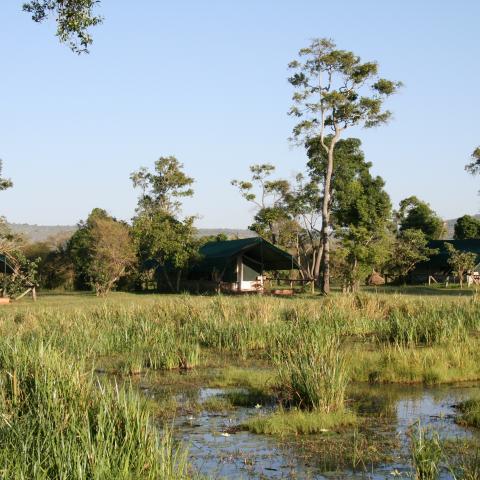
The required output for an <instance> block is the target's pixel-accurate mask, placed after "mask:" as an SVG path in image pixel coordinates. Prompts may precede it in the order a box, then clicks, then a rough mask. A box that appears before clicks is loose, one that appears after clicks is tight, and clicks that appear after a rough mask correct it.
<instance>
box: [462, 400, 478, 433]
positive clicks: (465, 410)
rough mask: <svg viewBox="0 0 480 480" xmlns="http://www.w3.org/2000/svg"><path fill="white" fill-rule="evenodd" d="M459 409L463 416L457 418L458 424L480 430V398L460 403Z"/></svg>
mask: <svg viewBox="0 0 480 480" xmlns="http://www.w3.org/2000/svg"><path fill="white" fill-rule="evenodd" d="M457 408H458V409H459V410H460V412H461V415H460V416H459V417H458V418H457V421H458V423H460V424H462V425H467V426H469V427H475V428H480V398H471V399H469V400H466V401H465V402H462V403H460V404H459V405H458V406H457Z"/></svg>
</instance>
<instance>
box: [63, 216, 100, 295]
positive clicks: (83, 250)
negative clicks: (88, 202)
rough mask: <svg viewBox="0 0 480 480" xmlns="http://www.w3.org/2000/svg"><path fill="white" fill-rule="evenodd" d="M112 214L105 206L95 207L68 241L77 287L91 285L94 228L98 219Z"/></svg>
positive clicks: (82, 287) (86, 287) (83, 287)
mask: <svg viewBox="0 0 480 480" xmlns="http://www.w3.org/2000/svg"><path fill="white" fill-rule="evenodd" d="M108 218H110V216H109V215H108V213H107V212H106V211H105V210H104V209H103V208H94V209H93V210H92V211H91V213H90V214H89V216H88V218H87V220H86V221H80V222H79V223H78V224H77V227H78V228H77V230H76V231H75V233H74V234H73V235H72V236H71V238H70V239H69V240H68V242H67V247H66V250H67V254H68V257H69V258H70V259H71V262H72V264H73V269H74V272H75V280H74V284H75V288H76V289H79V290H88V289H90V287H91V283H90V280H91V276H90V263H91V251H92V244H93V238H92V235H91V233H92V229H93V226H94V224H95V221H96V220H98V219H108Z"/></svg>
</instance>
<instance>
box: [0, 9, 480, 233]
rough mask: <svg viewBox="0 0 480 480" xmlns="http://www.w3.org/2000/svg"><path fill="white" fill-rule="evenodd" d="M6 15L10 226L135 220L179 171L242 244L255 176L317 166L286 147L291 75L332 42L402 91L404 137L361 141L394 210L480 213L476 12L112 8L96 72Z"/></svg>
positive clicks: (3, 44) (0, 144) (398, 130)
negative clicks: (158, 176) (146, 186)
mask: <svg viewBox="0 0 480 480" xmlns="http://www.w3.org/2000/svg"><path fill="white" fill-rule="evenodd" d="M21 4H22V1H21V0H8V1H4V2H1V3H0V18H1V19H2V28H1V29H0V59H1V77H0V86H1V88H0V158H3V160H4V173H5V174H6V175H7V176H9V177H11V178H12V179H13V180H14V183H15V187H14V188H13V189H12V190H9V191H7V192H2V193H1V194H0V212H1V214H3V215H6V216H7V218H8V219H9V220H10V221H12V222H28V223H37V224H73V223H76V222H77V221H78V220H79V219H81V218H85V217H86V215H87V214H88V212H89V211H90V210H91V209H92V208H94V207H103V208H105V209H107V210H108V211H109V212H110V213H112V214H113V215H115V216H117V217H119V218H123V219H130V218H131V217H132V215H133V211H134V208H135V204H136V193H135V192H134V191H133V189H132V187H131V183H130V180H129V174H130V172H132V171H133V170H136V169H138V167H140V166H142V165H145V166H152V165H153V162H154V161H155V160H156V159H157V158H158V157H159V156H161V155H176V156H177V158H178V159H179V160H180V161H182V162H183V163H184V165H185V170H186V171H187V173H189V174H190V175H192V176H193V177H194V178H195V180H196V183H195V197H194V198H193V199H191V200H188V201H186V202H185V208H184V211H185V213H188V214H199V215H200V219H199V221H198V225H199V226H202V227H232V228H243V227H246V226H247V225H248V224H249V221H250V220H251V217H252V213H253V212H252V210H251V208H250V207H249V206H248V205H247V204H246V203H245V202H244V201H243V200H242V199H240V198H239V196H238V193H237V192H236V191H235V190H234V189H233V187H231V186H230V180H231V179H232V178H245V177H246V176H248V166H249V165H250V164H252V163H260V162H270V163H274V164H276V165H277V168H278V174H279V175H281V176H285V177H287V178H288V177H290V176H292V175H293V174H294V173H295V172H298V171H301V170H302V169H303V166H304V164H305V154H304V151H303V150H302V149H300V148H292V147H291V146H290V145H289V143H288V141H287V138H288V136H289V135H290V132H291V128H292V126H293V120H292V119H291V118H290V117H288V116H287V114H286V112H287V111H288V109H289V106H290V98H291V94H292V89H291V87H290V85H289V84H288V82H287V80H286V78H287V75H288V71H287V67H286V66H287V63H288V62H289V61H290V60H291V59H293V58H294V57H295V56H296V52H297V51H298V50H299V49H300V48H302V47H303V46H306V45H307V44H308V42H309V40H310V39H311V38H313V37H331V38H333V39H335V41H336V42H337V45H338V46H339V47H341V48H344V49H348V50H353V51H354V52H355V53H357V54H359V55H360V56H361V57H362V59H364V60H377V61H378V62H379V64H380V67H381V73H382V74H383V75H384V76H385V77H387V78H391V79H395V80H401V81H402V82H403V83H404V84H405V87H404V88H403V90H402V92H401V93H400V94H399V95H398V96H396V98H394V99H392V100H391V101H389V104H388V107H389V108H390V109H391V110H393V112H394V119H393V121H392V122H391V123H390V124H389V125H387V126H384V127H381V128H378V129H374V130H356V131H352V132H350V133H349V135H351V136H358V137H359V138H361V139H362V141H363V146H364V150H365V153H366V156H367V159H368V160H370V161H371V162H373V165H374V168H373V170H374V172H375V173H376V174H378V175H381V176H382V177H383V178H384V179H385V180H386V188H387V190H388V192H389V193H390V195H391V197H392V200H393V201H394V203H398V201H399V200H401V199H402V198H405V197H407V196H409V195H417V196H419V197H420V198H422V199H424V200H426V201H428V202H429V203H430V204H431V205H432V207H433V208H434V209H435V210H436V211H437V212H438V213H439V214H440V215H441V216H443V217H444V218H451V217H455V216H458V215H462V214H464V213H470V214H473V213H477V212H478V211H479V206H480V204H479V197H478V195H477V191H478V190H479V189H480V178H472V177H470V176H469V175H467V174H466V172H465V171H464V165H465V163H467V161H468V157H469V155H470V153H471V151H472V150H473V149H474V147H475V146H477V145H479V144H480V122H479V115H478V113H479V112H480V93H479V88H478V84H479V78H480V62H479V57H480V48H479V47H480V37H479V35H478V20H479V18H480V2H478V1H476V0H469V1H467V0H463V1H456V2H452V1H449V2H447V1H442V0H423V1H421V2H419V1H418V0H417V1H410V0H408V1H401V2H400V1H397V2H393V1H389V2H386V1H384V0H383V1H382V0H375V1H373V0H371V1H369V0H367V1H365V0H364V1H358V0H346V1H343V2H331V1H330V2H326V1H323V0H316V1H315V0H295V1H292V0H289V1H288V0H236V1H233V0H216V1H214V0H203V1H200V0H177V1H164V0H138V1H135V2H133V1H131V0H130V1H127V0H102V4H101V6H100V7H99V8H98V12H99V13H100V14H102V15H103V16H104V17H105V22H104V24H103V25H101V26H99V27H97V28H95V29H94V30H93V34H94V39H95V41H94V45H93V46H92V48H91V53H90V55H88V56H77V55H75V54H73V53H71V52H70V51H69V50H68V48H67V47H66V46H64V45H61V44H59V43H58V41H57V39H56V38H55V37H54V25H53V24H43V25H37V24H34V23H33V22H32V21H31V20H30V19H29V17H28V15H27V14H24V13H22V12H21Z"/></svg>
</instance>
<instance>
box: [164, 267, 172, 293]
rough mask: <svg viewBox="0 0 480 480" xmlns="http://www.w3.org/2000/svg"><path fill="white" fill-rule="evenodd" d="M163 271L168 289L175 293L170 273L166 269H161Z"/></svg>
mask: <svg viewBox="0 0 480 480" xmlns="http://www.w3.org/2000/svg"><path fill="white" fill-rule="evenodd" d="M160 268H161V269H162V272H163V275H164V277H165V280H166V281H167V285H168V288H169V289H170V290H171V291H172V292H173V293H174V292H175V289H174V288H173V285H172V282H171V281H170V277H169V276H168V272H167V270H166V269H165V267H160Z"/></svg>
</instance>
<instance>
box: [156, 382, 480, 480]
mask: <svg viewBox="0 0 480 480" xmlns="http://www.w3.org/2000/svg"><path fill="white" fill-rule="evenodd" d="M147 390H148V389H147ZM225 392H226V391H225V390H222V389H211V388H194V389H192V388H189V389H188V390H187V391H185V392H180V393H176V398H177V401H179V402H180V403H182V402H188V401H192V399H193V400H194V401H195V402H196V403H197V404H202V403H203V402H205V401H206V400H208V399H209V398H212V397H221V396H222V395H224V394H225ZM157 394H158V392H157ZM474 395H480V386H479V385H459V386H448V387H435V388H424V387H406V386H379V387H373V386H364V387H355V388H353V390H352V392H351V393H350V397H351V398H352V399H353V400H352V402H351V404H350V408H352V409H354V410H356V411H357V412H358V413H359V415H361V416H362V417H364V418H365V422H364V424H363V425H362V426H360V427H359V429H358V435H359V436H360V437H361V438H362V439H363V444H362V445H363V447H364V448H368V449H370V450H378V451H379V452H380V454H379V455H378V458H377V460H372V459H370V458H368V459H367V460H366V461H363V460H362V455H363V454H362V449H361V448H358V445H356V441H355V439H354V438H355V437H353V439H352V436H351V432H350V436H349V437H348V438H344V434H343V433H342V432H330V433H329V434H328V437H325V434H324V435H323V436H322V435H321V436H315V435H313V436H312V435H310V436H307V437H305V436H304V437H294V438H284V439H279V438H274V437H269V436H264V435H255V434H251V433H249V432H245V431H241V430H238V429H237V428H236V427H238V426H239V425H240V424H242V422H244V421H245V419H247V418H249V417H251V416H255V415H262V414H268V413H270V412H271V411H272V409H273V408H274V407H273V406H268V405H262V406H259V405H257V406H256V408H243V407H242V408H236V409H234V410H231V411H227V412H208V411H204V410H202V409H201V408H199V409H197V411H196V412H195V413H185V414H184V415H183V414H182V415H181V416H180V417H178V418H177V419H176V420H175V435H176V437H177V438H178V439H180V440H182V441H183V442H184V443H185V444H187V445H188V447H189V452H190V461H191V463H192V464H193V465H194V466H195V467H196V469H197V470H198V471H199V472H200V473H202V474H205V475H207V476H208V477H209V478H234V479H241V478H244V479H249V478H261V479H342V478H346V479H357V478H369V479H373V480H380V479H385V478H391V479H394V478H411V475H410V472H411V471H410V464H409V450H408V446H409V436H408V434H409V430H410V429H411V427H412V425H414V424H415V423H416V422H420V424H421V425H422V427H431V428H434V429H435V430H436V431H438V432H439V434H440V436H441V437H442V438H445V439H446V438H448V439H458V438H465V439H467V438H474V437H477V438H478V439H479V440H480V436H479V434H478V432H476V431H474V430H470V429H466V428H463V427H460V426H458V425H457V424H456V423H455V421H454V415H455V413H456V412H455V405H456V404H458V403H459V402H461V401H462V400H465V399H467V398H469V397H471V396H474ZM326 446H328V447H327V448H326ZM342 449H343V450H342ZM353 449H358V450H359V453H358V456H359V461H358V462H357V468H356V471H353V470H352V468H351V465H352V463H351V462H350V463H349V467H350V468H349V467H347V466H345V464H344V463H345V462H342V461H341V458H342V457H343V456H348V455H351V454H352V451H353ZM342 451H343V452H346V454H345V455H344V454H343V453H342ZM367 457H368V456H367ZM449 478H451V477H450V476H449V474H447V473H444V474H443V476H442V479H449Z"/></svg>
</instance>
